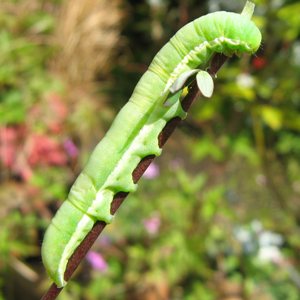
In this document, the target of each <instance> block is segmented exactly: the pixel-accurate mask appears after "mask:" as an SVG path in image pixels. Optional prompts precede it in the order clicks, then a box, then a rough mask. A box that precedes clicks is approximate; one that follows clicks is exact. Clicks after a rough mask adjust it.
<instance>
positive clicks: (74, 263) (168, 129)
mask: <svg viewBox="0 0 300 300" xmlns="http://www.w3.org/2000/svg"><path fill="white" fill-rule="evenodd" d="M226 60H227V57H226V56H224V55H222V54H216V55H215V56H214V57H213V59H212V61H211V65H210V69H209V70H208V72H209V73H210V74H211V75H212V76H214V75H215V74H216V73H217V72H218V70H219V69H220V68H221V67H222V65H223V64H224V63H225V61H226ZM198 96H200V92H199V90H198V87H197V84H196V82H194V83H193V84H192V85H191V87H190V89H189V92H188V94H187V95H186V96H185V97H184V99H183V100H182V108H183V109H184V110H185V111H188V109H189V108H190V106H191V104H192V103H193V101H194V100H195V99H196V98H197V97H198ZM180 122H181V119H180V118H179V117H175V118H174V119H172V120H170V121H169V122H168V123H167V124H166V126H165V127H164V129H163V130H162V132H161V133H160V134H159V136H158V144H159V147H161V148H162V147H163V145H164V144H165V143H166V141H167V140H168V139H169V137H170V136H171V134H172V133H173V131H174V130H175V129H176V127H177V126H178V124H179V123H180ZM154 158H155V156H154V155H149V156H146V157H144V158H143V159H142V160H141V161H140V163H139V164H138V166H137V167H136V168H135V170H134V171H133V173H132V178H133V181H134V183H136V182H138V180H139V179H140V178H141V176H142V175H143V174H144V172H145V171H146V169H147V168H148V166H149V165H150V164H151V162H152V161H153V159H154ZM127 195H128V193H125V192H119V193H117V194H116V195H115V197H114V199H113V201H112V204H111V214H115V212H116V211H117V210H118V208H119V207H120V205H121V204H122V202H123V201H124V199H125V198H126V196H127ZM105 226H106V223H105V222H102V221H99V222H97V223H96V224H95V225H94V227H93V229H92V230H91V231H90V232H89V234H88V235H87V236H86V237H85V239H84V240H83V242H82V243H81V244H80V245H79V246H78V248H77V249H76V250H75V252H74V253H73V255H72V256H71V258H70V260H69V262H68V265H67V269H66V272H65V280H66V281H68V280H69V279H70V278H71V276H72V274H73V273H74V271H75V270H76V269H77V267H78V266H79V264H80V262H81V261H82V260H83V258H84V257H85V255H86V254H87V252H88V251H89V249H90V248H91V247H92V245H93V244H94V242H95V241H96V239H97V238H98V236H99V235H100V233H101V232H102V231H103V229H104V228H105ZM62 289H63V288H58V287H57V286H56V285H55V284H54V283H53V284H52V285H51V286H50V288H49V289H48V291H47V292H46V294H45V295H44V296H43V297H42V299H41V300H54V299H56V297H57V296H58V295H59V293H60V292H61V291H62Z"/></svg>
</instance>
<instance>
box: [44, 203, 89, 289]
mask: <svg viewBox="0 0 300 300" xmlns="http://www.w3.org/2000/svg"><path fill="white" fill-rule="evenodd" d="M94 224H95V220H94V219H92V218H91V217H89V216H88V215H86V214H84V213H83V212H82V211H80V210H78V209H76V208H75V207H74V206H73V205H72V204H71V203H70V202H69V201H65V202H64V203H63V204H62V206H61V207H60V209H59V210H58V212H57V213H56V215H55V217H54V218H53V220H52V223H51V224H50V226H49V227H48V228H47V231H46V233H45V237H44V241H43V244H42V253H41V254H42V260H43V263H44V266H45V269H46V271H47V273H48V275H49V277H50V278H51V279H52V280H53V282H54V283H55V284H56V286H57V287H58V288H61V287H64V286H65V285H66V284H67V281H66V280H65V278H64V276H65V272H66V269H67V265H68V262H69V259H70V258H71V256H72V254H73V253H74V252H75V250H76V248H77V247H78V246H79V245H80V243H81V242H82V241H83V240H84V238H85V237H86V235H87V234H88V233H89V231H90V230H91V229H92V228H93V225H94Z"/></svg>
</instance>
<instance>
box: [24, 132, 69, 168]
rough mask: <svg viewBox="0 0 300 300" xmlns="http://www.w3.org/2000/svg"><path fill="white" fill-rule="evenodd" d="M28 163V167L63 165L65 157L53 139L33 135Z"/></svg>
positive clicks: (65, 161) (65, 160)
mask: <svg viewBox="0 0 300 300" xmlns="http://www.w3.org/2000/svg"><path fill="white" fill-rule="evenodd" d="M28 162H29V164H30V165H37V164H43V163H44V164H50V165H65V164H66V163H67V156H66V154H65V152H64V151H63V149H62V147H61V146H60V145H59V144H58V142H56V141H55V140H54V139H52V138H50V137H48V136H46V135H42V134H35V135H33V136H32V137H31V141H30V147H29V154H28Z"/></svg>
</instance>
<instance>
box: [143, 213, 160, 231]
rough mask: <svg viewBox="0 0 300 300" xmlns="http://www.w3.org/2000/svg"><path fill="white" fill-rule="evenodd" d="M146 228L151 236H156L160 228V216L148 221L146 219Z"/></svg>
mask: <svg viewBox="0 0 300 300" xmlns="http://www.w3.org/2000/svg"><path fill="white" fill-rule="evenodd" d="M143 223H144V227H145V229H146V230H147V232H148V233H149V234H151V235H154V234H156V233H157V232H158V230H159V227H160V218H159V216H158V215H154V216H152V217H150V218H148V219H145V220H144V221H143Z"/></svg>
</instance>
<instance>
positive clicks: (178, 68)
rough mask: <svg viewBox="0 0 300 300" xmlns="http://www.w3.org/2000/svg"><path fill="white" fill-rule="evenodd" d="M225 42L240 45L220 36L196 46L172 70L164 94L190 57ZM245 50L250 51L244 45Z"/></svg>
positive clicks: (238, 41)
mask: <svg viewBox="0 0 300 300" xmlns="http://www.w3.org/2000/svg"><path fill="white" fill-rule="evenodd" d="M224 42H227V43H228V44H231V45H239V44H240V43H241V41H240V40H233V39H229V38H226V37H225V36H220V37H218V38H215V39H214V40H212V41H210V42H208V41H204V42H202V43H201V44H200V45H197V46H196V47H195V48H194V49H192V50H191V51H190V52H189V53H188V54H186V56H185V57H184V58H183V59H182V61H181V62H180V63H179V64H178V65H177V66H176V67H175V68H174V70H173V72H172V73H171V75H170V78H169V80H168V82H167V84H166V87H165V89H164V92H163V93H165V92H167V91H168V90H169V88H170V87H171V86H172V84H173V83H174V82H175V80H176V79H177V77H178V76H179V75H180V74H181V72H182V70H183V69H184V67H185V66H186V65H187V64H188V62H189V61H190V59H191V58H192V55H194V54H196V55H197V53H199V52H200V51H202V50H203V49H204V48H205V47H209V46H211V45H213V44H217V45H220V44H221V43H224ZM245 45H246V47H247V48H249V49H250V47H249V45H247V44H245Z"/></svg>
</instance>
